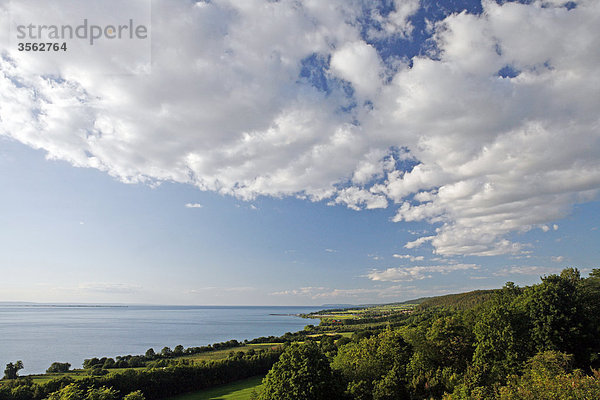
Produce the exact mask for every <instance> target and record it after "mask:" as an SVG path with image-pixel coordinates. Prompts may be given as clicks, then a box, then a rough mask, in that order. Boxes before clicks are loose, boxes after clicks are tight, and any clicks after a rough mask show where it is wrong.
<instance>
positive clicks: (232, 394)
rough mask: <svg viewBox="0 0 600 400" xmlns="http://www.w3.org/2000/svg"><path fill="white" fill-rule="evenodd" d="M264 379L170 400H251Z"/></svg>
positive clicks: (249, 380)
mask: <svg viewBox="0 0 600 400" xmlns="http://www.w3.org/2000/svg"><path fill="white" fill-rule="evenodd" d="M262 379H263V377H262V376H256V377H254V378H249V379H244V380H242V381H237V382H233V383H230V384H228V385H224V386H219V387H216V388H212V389H207V390H201V391H199V392H194V393H188V394H183V395H181V396H176V397H171V398H169V399H168V400H249V399H250V395H251V394H252V392H253V391H254V390H257V389H258V387H259V386H260V385H261V383H262Z"/></svg>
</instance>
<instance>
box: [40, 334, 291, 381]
mask: <svg viewBox="0 0 600 400" xmlns="http://www.w3.org/2000/svg"><path fill="white" fill-rule="evenodd" d="M279 346H281V343H260V344H249V345H243V346H240V347H232V348H230V349H223V350H214V351H207V352H205V353H199V354H193V355H189V356H182V357H177V358H174V359H173V360H182V359H186V360H190V361H192V362H194V363H195V362H200V361H208V360H223V359H225V358H227V356H228V355H229V353H231V352H232V351H233V352H238V351H243V352H244V353H245V352H247V351H248V350H250V349H254V350H259V349H270V348H273V347H279ZM144 368H145V367H140V368H111V369H109V370H108V371H109V373H111V374H114V373H119V372H123V371H125V370H127V369H136V370H142V369H144ZM29 376H30V377H31V378H32V379H33V381H34V382H35V383H46V382H48V381H49V380H51V379H55V378H61V377H63V376H68V377H70V378H73V379H75V380H78V379H83V378H86V377H89V376H90V375H89V371H86V370H83V369H77V370H73V371H69V372H65V373H50V374H48V373H47V374H40V375H29Z"/></svg>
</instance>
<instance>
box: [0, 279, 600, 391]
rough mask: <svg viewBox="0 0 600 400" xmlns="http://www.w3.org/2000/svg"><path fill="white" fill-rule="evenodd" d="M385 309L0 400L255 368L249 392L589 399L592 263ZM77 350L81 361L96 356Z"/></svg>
mask: <svg viewBox="0 0 600 400" xmlns="http://www.w3.org/2000/svg"><path fill="white" fill-rule="evenodd" d="M381 310H384V312H382V311H381ZM389 310H394V308H385V309H383V308H381V309H379V310H375V309H374V311H371V310H360V314H357V315H360V316H359V317H348V318H346V319H345V320H343V321H344V322H343V323H340V324H338V325H336V326H332V325H331V320H327V319H322V320H321V324H320V325H319V326H312V325H309V326H307V328H306V329H305V330H304V331H301V332H297V333H288V334H286V335H284V336H282V337H279V338H275V337H269V338H258V339H256V340H255V341H256V342H257V343H264V342H267V341H268V342H273V343H283V345H280V346H279V347H275V348H274V349H272V350H263V351H256V352H255V351H251V352H247V353H243V352H237V353H236V352H232V353H231V354H230V356H229V357H227V359H225V360H220V361H210V362H202V363H200V364H189V363H186V362H185V360H181V359H178V358H176V357H171V358H169V357H166V356H165V355H164V354H163V355H152V354H146V355H145V356H140V357H148V358H152V357H154V360H152V361H151V360H149V359H147V360H145V362H147V364H146V365H145V367H144V368H138V369H135V370H134V369H129V370H125V371H124V372H111V373H110V374H107V375H105V376H99V377H88V378H85V379H81V380H77V381H75V380H73V379H71V378H68V377H63V378H60V379H55V380H52V381H50V382H47V383H45V384H35V383H32V382H31V379H30V378H27V377H25V378H18V379H10V380H4V381H2V383H0V400H21V399H23V400H25V399H35V400H42V399H46V398H47V399H51V400H62V399H72V400H79V399H82V400H83V399H86V400H87V399H89V400H94V399H98V400H102V399H108V400H117V399H120V398H124V397H126V398H127V400H139V399H142V398H146V399H160V398H165V397H168V396H172V395H174V394H177V393H184V392H190V391H194V390H199V389H202V388H207V387H211V386H214V385H216V384H222V383H226V382H232V381H235V380H237V379H242V378H245V377H249V376H256V375H261V374H262V375H264V374H265V373H267V371H268V374H267V375H266V377H265V379H264V380H263V385H262V387H261V388H260V389H259V390H258V391H257V393H256V394H255V396H254V397H255V398H256V399H257V400H271V399H272V400H286V399H289V400H292V399H298V400H311V399H315V400H319V399H357V400H371V399H373V400H383V399H389V400H392V399H446V400H454V399H502V400H509V399H532V400H533V399H600V373H599V372H598V369H599V368H600V269H595V270H593V271H592V273H591V274H590V276H589V277H587V278H582V277H581V276H580V273H579V271H578V270H577V269H572V268H570V269H565V270H564V271H563V272H562V273H561V274H560V275H550V276H546V277H543V278H542V279H541V283H539V284H537V285H533V286H530V287H525V288H520V287H518V286H516V285H514V284H513V283H511V282H509V283H507V284H506V285H505V286H504V287H503V288H502V289H498V290H494V291H476V292H470V293H463V294H460V295H450V296H440V297H436V298H431V299H423V300H422V301H420V304H419V305H418V306H416V307H414V308H413V309H412V310H413V311H412V312H406V311H405V310H404V311H403V312H392V311H389ZM342 331H343V332H353V333H346V334H345V335H344V337H342V336H341V335H339V334H337V333H338V332H342ZM324 333H327V334H324ZM179 351H184V352H185V350H182V349H177V352H179ZM203 351H210V350H206V349H205V350H203ZM170 356H173V354H170ZM86 361H87V363H88V364H89V365H88V366H87V367H88V368H94V365H97V364H98V363H99V362H100V360H98V362H96V360H93V359H91V360H86ZM103 361H104V363H106V360H103ZM157 361H161V362H162V363H163V364H161V365H160V366H159V365H157V364H156V362H157ZM104 363H103V365H104ZM13 367H15V366H14V365H13ZM55 367H56V368H61V367H62V368H64V366H60V365H56V366H55Z"/></svg>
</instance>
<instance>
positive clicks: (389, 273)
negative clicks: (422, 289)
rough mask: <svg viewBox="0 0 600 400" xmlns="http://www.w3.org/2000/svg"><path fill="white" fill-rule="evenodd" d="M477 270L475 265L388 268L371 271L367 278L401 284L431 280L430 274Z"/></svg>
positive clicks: (477, 267)
mask: <svg viewBox="0 0 600 400" xmlns="http://www.w3.org/2000/svg"><path fill="white" fill-rule="evenodd" d="M469 269H479V266H478V265H476V264H452V265H430V266H417V267H406V268H400V267H399V268H388V269H386V270H383V271H379V270H373V271H371V272H369V273H368V274H367V277H368V278H369V279H371V280H373V281H384V282H402V281H414V280H421V279H425V278H431V275H430V274H431V273H441V274H448V273H450V272H454V271H461V270H469Z"/></svg>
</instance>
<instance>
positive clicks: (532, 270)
mask: <svg viewBox="0 0 600 400" xmlns="http://www.w3.org/2000/svg"><path fill="white" fill-rule="evenodd" d="M560 270H561V269H560V268H556V267H540V266H531V265H522V266H511V267H505V268H502V269H500V270H499V271H497V272H495V273H494V275H496V276H509V275H536V276H542V275H549V274H556V273H559V272H560Z"/></svg>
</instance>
